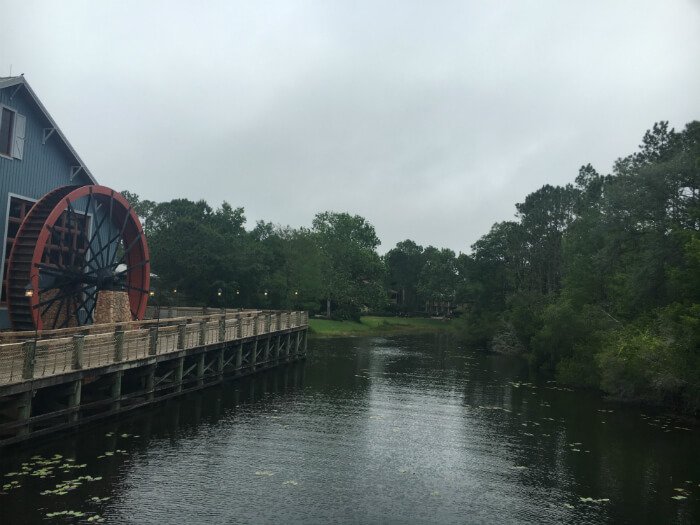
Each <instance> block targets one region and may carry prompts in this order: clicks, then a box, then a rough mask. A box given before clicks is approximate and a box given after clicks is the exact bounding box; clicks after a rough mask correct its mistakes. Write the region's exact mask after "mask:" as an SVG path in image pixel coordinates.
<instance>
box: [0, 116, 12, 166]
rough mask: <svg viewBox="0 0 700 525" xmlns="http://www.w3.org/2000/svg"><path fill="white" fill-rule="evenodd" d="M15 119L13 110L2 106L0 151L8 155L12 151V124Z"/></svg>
mask: <svg viewBox="0 0 700 525" xmlns="http://www.w3.org/2000/svg"><path fill="white" fill-rule="evenodd" d="M14 120H15V112H14V111H11V110H9V109H7V108H2V115H0V153H2V154H3V155H9V154H10V152H11V151H12V124H13V123H14Z"/></svg>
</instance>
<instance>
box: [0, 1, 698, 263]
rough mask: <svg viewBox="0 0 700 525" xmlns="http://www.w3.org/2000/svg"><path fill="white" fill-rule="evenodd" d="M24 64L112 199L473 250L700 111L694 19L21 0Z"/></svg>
mask: <svg viewBox="0 0 700 525" xmlns="http://www.w3.org/2000/svg"><path fill="white" fill-rule="evenodd" d="M9 12H10V13H11V15H12V16H11V18H12V21H11V23H9V24H5V25H6V27H8V28H9V30H4V31H3V32H2V34H0V50H2V51H1V52H0V72H2V73H3V74H6V73H7V70H8V68H9V65H10V64H12V65H13V71H14V72H15V73H19V72H24V73H25V74H26V76H27V78H28V79H29V81H30V82H31V84H32V86H33V87H34V89H35V90H36V91H37V93H38V94H39V96H40V97H41V98H42V100H43V101H44V103H45V105H46V106H47V107H48V109H49V111H51V112H52V114H53V115H54V117H55V118H56V119H57V121H58V122H59V124H60V125H61V126H62V128H63V130H64V131H65V132H66V134H67V135H68V137H69V138H70V139H71V141H72V142H73V145H74V146H75V147H76V149H77V150H78V151H79V152H80V154H81V156H82V157H83V159H84V160H85V161H86V162H87V163H88V165H89V166H90V168H91V170H92V172H93V173H94V174H95V176H96V177H97V178H98V180H99V181H100V182H102V183H103V184H106V185H109V186H112V187H115V188H118V189H129V190H131V191H135V192H137V193H139V194H141V195H143V196H144V197H147V198H151V199H154V200H166V199H170V198H174V197H182V196H185V197H189V198H193V199H196V198H205V199H207V200H208V201H209V202H210V203H212V204H215V205H216V204H219V203H220V202H221V201H222V200H224V199H225V200H227V201H229V202H231V203H232V204H233V205H236V206H244V207H245V208H246V214H247V216H248V218H249V221H250V223H251V224H252V222H253V221H255V220H259V219H264V220H269V221H273V222H278V223H282V224H291V225H293V226H301V225H307V226H308V225H309V224H310V222H311V219H312V217H313V215H314V214H315V213H316V212H318V211H322V210H326V209H332V210H337V211H350V212H353V213H359V214H361V215H363V216H365V217H367V218H368V219H369V220H370V221H371V222H372V223H373V224H374V225H375V227H376V228H377V232H378V234H379V236H380V237H381V239H382V241H383V246H382V249H383V250H387V249H389V248H391V246H393V245H394V244H395V243H396V242H397V241H399V240H402V239H404V238H412V239H414V240H416V241H417V242H419V243H422V244H424V245H425V244H434V245H438V246H447V247H450V248H453V249H454V250H456V251H460V250H461V251H467V250H468V247H469V245H470V244H471V243H472V242H474V241H475V240H476V239H477V238H478V237H479V236H480V235H482V234H483V233H485V232H486V231H487V230H488V228H489V227H490V225H491V224H492V223H493V222H494V221H497V220H505V219H509V218H511V217H512V216H513V213H514V207H513V204H514V203H515V202H518V201H521V200H522V199H523V198H524V197H525V195H526V194H527V193H529V192H530V191H533V190H535V189H537V188H538V187H540V186H541V185H543V184H545V183H559V184H562V183H566V182H569V181H571V180H573V178H574V177H575V175H576V172H577V170H578V167H579V166H580V165H581V164H583V163H586V162H592V163H593V164H594V165H596V167H598V169H599V170H601V171H608V170H609V169H610V166H611V164H612V162H613V161H614V159H615V158H616V157H618V156H620V155H624V154H627V153H630V152H632V151H633V150H634V148H636V145H637V143H638V142H639V139H640V137H641V135H642V133H643V131H644V130H645V129H647V128H648V127H649V126H650V125H651V124H652V123H653V122H654V121H657V120H661V119H664V120H670V121H671V123H672V124H673V125H675V126H678V127H680V126H682V125H683V124H685V123H686V122H687V121H689V120H692V119H697V118H700V97H698V96H697V93H700V70H699V69H698V68H697V67H696V64H697V63H700V60H699V59H700V8H699V7H698V4H697V3H695V2H691V1H681V0H672V1H668V2H655V1H639V0H635V1H626V2H623V1H620V2H607V1H598V2H590V1H588V2H561V1H555V0H553V1H549V2H521V1H512V2H497V3H488V2H439V3H438V2H435V3H423V2H406V1H400V2H376V1H373V2H347V3H341V2H288V1H283V2H278V3H273V2H265V3H255V2H249V3H239V2H208V3H206V4H202V5H201V6H197V7H194V6H193V5H192V3H191V2H182V3H178V2H160V3H156V2H61V3H45V2H37V3H35V2H21V3H19V4H17V3H15V4H13V5H12V9H11V10H10V11H9Z"/></svg>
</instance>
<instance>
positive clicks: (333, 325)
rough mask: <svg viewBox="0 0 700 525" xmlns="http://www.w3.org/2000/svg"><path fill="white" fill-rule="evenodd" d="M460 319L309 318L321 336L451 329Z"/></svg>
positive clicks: (313, 332) (316, 332) (313, 327)
mask: <svg viewBox="0 0 700 525" xmlns="http://www.w3.org/2000/svg"><path fill="white" fill-rule="evenodd" d="M458 322H459V321H455V320H451V321H443V320H440V319H425V318H422V317H377V316H365V317H361V318H360V322H359V323H358V322H355V321H329V320H327V319H309V327H310V329H311V333H312V334H316V335H318V336H320V337H331V336H359V335H386V334H402V333H424V332H438V331H442V330H451V329H453V328H454V325H455V324H456V323H458Z"/></svg>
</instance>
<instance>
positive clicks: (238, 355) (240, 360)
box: [236, 343, 243, 375]
mask: <svg viewBox="0 0 700 525" xmlns="http://www.w3.org/2000/svg"><path fill="white" fill-rule="evenodd" d="M242 366H243V343H241V344H240V345H238V348H236V375H240V374H241V367H242Z"/></svg>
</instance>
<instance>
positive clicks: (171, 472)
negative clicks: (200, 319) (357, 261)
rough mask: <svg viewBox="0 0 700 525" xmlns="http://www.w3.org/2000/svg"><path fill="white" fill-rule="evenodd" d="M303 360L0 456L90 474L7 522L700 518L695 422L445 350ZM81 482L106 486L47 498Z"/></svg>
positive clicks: (13, 464) (343, 344)
mask: <svg viewBox="0 0 700 525" xmlns="http://www.w3.org/2000/svg"><path fill="white" fill-rule="evenodd" d="M309 353H310V357H309V359H308V361H307V363H305V364H298V365H292V366H289V367H286V368H284V369H281V370H278V371H272V372H269V373H265V374H261V375H259V376H256V377H254V378H249V379H246V380H243V381H241V382H233V383H227V384H224V385H221V386H219V387H215V388H211V389H208V390H205V391H202V392H199V393H195V394H191V395H187V396H184V397H182V398H180V399H175V400H171V401H169V402H168V403H166V404H163V405H160V406H158V407H156V408H153V409H149V410H144V411H141V412H135V413H133V414H132V415H130V416H129V417H125V418H123V419H120V420H119V421H118V422H113V423H109V424H104V425H100V426H93V427H89V428H88V429H87V430H83V431H81V432H80V433H79V434H75V435H73V436H69V437H64V438H61V439H59V440H53V441H51V442H47V443H46V444H44V445H34V446H33V447H32V449H31V450H25V451H23V452H21V453H18V452H14V453H13V455H12V456H11V457H7V456H5V457H3V458H2V459H0V473H3V474H4V473H7V472H12V471H13V470H15V471H16V470H19V469H21V464H22V462H31V459H30V457H31V456H34V455H36V454H41V455H42V456H44V457H46V458H49V457H52V456H53V455H54V454H60V455H62V456H63V457H64V458H74V459H75V463H76V464H85V465H86V466H85V468H84V469H79V470H81V472H80V473H79V474H76V473H74V472H70V473H63V472H59V471H56V472H55V473H54V474H55V477H54V478H44V479H41V478H40V477H32V476H27V475H23V476H19V477H17V478H16V479H18V480H20V482H21V484H22V486H21V487H20V488H16V489H15V488H13V489H11V490H9V491H8V495H4V496H0V523H3V524H5V523H31V522H42V520H44V517H45V515H46V514H47V513H50V512H56V511H61V510H72V509H74V510H78V511H80V512H84V513H85V516H84V517H83V519H87V518H88V517H91V516H94V515H96V514H98V515H99V516H102V517H104V518H105V519H106V520H107V521H108V522H113V523H233V522H236V523H238V522H241V523H247V522H284V523H293V522H298V523H302V522H303V523H321V522H324V523H325V522H334V523H337V522H352V523H357V522H361V523H366V522H371V523H374V522H383V523H449V522H452V523H465V522H466V523H483V522H488V523H505V522H513V523H561V522H577V523H600V522H609V523H620V522H627V523H645V522H680V523H693V522H694V521H697V518H698V516H700V514H699V512H700V508H699V507H698V505H699V502H700V452H699V451H700V447H698V445H699V444H700V443H699V438H698V436H699V433H698V432H697V430H686V429H689V428H690V426H689V424H688V423H687V422H679V421H677V420H674V419H670V418H667V417H662V416H660V415H658V414H655V413H650V412H648V411H646V412H645V411H643V410H640V409H638V408H634V407H626V406H618V405H615V404H613V403H610V402H605V401H604V400H602V399H600V398H599V397H598V396H596V395H594V394H591V393H585V392H572V391H569V390H568V389H564V388H562V387H560V386H559V385H556V384H555V383H547V382H541V381H539V382H538V381H537V380H536V379H535V378H532V377H530V376H529V375H528V370H527V369H526V367H525V366H524V365H523V362H522V361H520V360H517V359H512V358H506V357H503V356H495V355H484V354H479V353H474V352H470V351H467V350H465V349H463V348H460V347H459V345H458V344H457V343H456V342H455V341H454V340H453V339H452V338H451V337H449V336H447V335H445V334H438V335H435V336H427V337H396V338H390V339H384V338H372V339H369V338H368V339H338V340H316V341H310V345H309ZM108 453H109V455H107V454H108ZM32 468H36V467H32ZM83 474H85V475H89V476H92V477H95V478H96V477H100V478H102V479H100V480H98V481H86V482H84V483H83V484H82V485H80V486H79V487H78V488H75V489H74V490H70V491H69V492H68V493H67V494H65V495H63V496H55V495H46V496H41V495H40V493H41V492H42V491H45V490H47V488H53V487H54V486H56V484H57V483H58V482H59V480H60V481H63V480H65V479H67V478H69V477H71V476H72V477H73V478H75V477H77V476H78V475H83ZM3 479H15V478H3ZM677 496H681V498H677V499H673V498H675V497H677ZM93 498H100V501H98V502H95V501H94V499H93ZM102 498H109V499H108V500H104V501H102ZM65 519H66V518H64V517H60V518H54V520H56V521H57V522H61V520H63V521H65Z"/></svg>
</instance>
